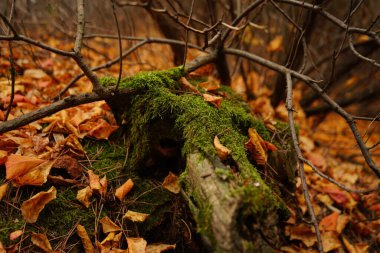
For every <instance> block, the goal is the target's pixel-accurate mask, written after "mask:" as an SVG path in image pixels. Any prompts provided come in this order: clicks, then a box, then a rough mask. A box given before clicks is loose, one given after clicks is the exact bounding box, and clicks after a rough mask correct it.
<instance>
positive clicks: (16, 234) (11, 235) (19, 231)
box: [9, 230, 24, 241]
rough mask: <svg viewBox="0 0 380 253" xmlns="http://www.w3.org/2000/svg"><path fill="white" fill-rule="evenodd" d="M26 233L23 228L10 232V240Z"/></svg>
mask: <svg viewBox="0 0 380 253" xmlns="http://www.w3.org/2000/svg"><path fill="white" fill-rule="evenodd" d="M23 233H24V231H23V230H16V231H13V232H12V233H10V234H9V240H11V241H13V240H16V239H17V238H19V237H20V236H21V235H22V234H23Z"/></svg>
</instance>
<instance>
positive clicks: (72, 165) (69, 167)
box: [53, 155, 83, 179]
mask: <svg viewBox="0 0 380 253" xmlns="http://www.w3.org/2000/svg"><path fill="white" fill-rule="evenodd" d="M53 168H57V169H63V170H65V171H66V172H67V174H69V175H70V177H71V178H72V179H76V178H78V177H80V176H81V175H82V172H83V168H82V166H81V165H80V164H79V162H78V161H77V160H76V159H75V158H72V157H71V156H68V155H63V156H60V157H58V159H57V160H56V161H55V162H54V165H53Z"/></svg>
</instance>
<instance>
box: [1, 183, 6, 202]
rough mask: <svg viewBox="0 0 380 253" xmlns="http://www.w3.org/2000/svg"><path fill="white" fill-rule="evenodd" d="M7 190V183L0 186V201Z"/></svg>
mask: <svg viewBox="0 0 380 253" xmlns="http://www.w3.org/2000/svg"><path fill="white" fill-rule="evenodd" d="M7 189H8V183H5V184H3V185H1V186H0V201H1V200H2V199H3V198H4V196H5V194H6V193H7Z"/></svg>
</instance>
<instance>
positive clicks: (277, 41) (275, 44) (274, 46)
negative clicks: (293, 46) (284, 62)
mask: <svg viewBox="0 0 380 253" xmlns="http://www.w3.org/2000/svg"><path fill="white" fill-rule="evenodd" d="M282 40H283V37H282V35H277V36H276V37H274V39H272V40H271V41H270V42H269V45H268V46H267V51H268V52H276V51H280V50H281V49H282Z"/></svg>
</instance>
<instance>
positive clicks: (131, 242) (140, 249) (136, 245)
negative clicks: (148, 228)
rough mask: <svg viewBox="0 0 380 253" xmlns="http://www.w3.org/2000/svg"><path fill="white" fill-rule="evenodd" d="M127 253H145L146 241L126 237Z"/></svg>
mask: <svg viewBox="0 0 380 253" xmlns="http://www.w3.org/2000/svg"><path fill="white" fill-rule="evenodd" d="M127 243H128V250H129V253H145V249H146V244H147V243H146V241H145V240H144V239H143V238H133V237H127Z"/></svg>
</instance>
